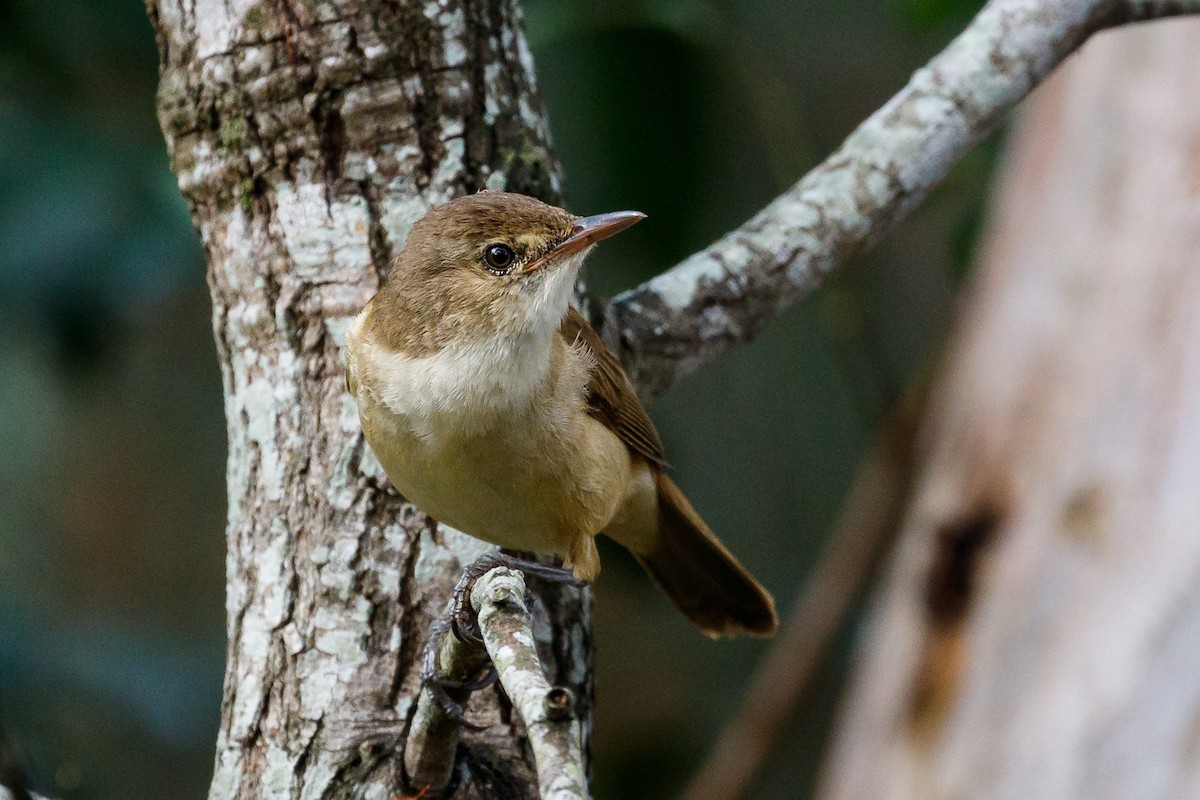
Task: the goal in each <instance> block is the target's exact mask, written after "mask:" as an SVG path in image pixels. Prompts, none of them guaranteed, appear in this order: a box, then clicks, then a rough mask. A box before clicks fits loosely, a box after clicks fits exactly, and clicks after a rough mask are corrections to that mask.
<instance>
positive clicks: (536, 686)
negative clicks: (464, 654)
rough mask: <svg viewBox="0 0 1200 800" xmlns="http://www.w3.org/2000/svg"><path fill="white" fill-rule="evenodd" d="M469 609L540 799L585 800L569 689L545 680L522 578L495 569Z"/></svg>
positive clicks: (473, 593)
mask: <svg viewBox="0 0 1200 800" xmlns="http://www.w3.org/2000/svg"><path fill="white" fill-rule="evenodd" d="M471 605H472V606H474V608H475V613H476V614H478V615H479V629H480V631H481V632H482V633H483V643H484V646H485V647H486V648H487V652H488V656H489V657H490V658H491V659H492V665H493V666H494V667H495V668H496V671H497V672H498V673H499V674H500V685H501V686H503V687H504V692H505V694H507V695H508V699H509V700H510V701H512V704H513V708H514V709H516V711H517V713H519V714H520V715H521V720H522V721H523V722H524V723H525V730H526V732H527V733H528V735H529V744H530V747H531V748H532V749H533V760H534V763H535V765H536V767H537V777H538V791H539V794H540V797H541V798H542V800H587V798H588V792H587V778H586V775H585V771H584V766H583V744H582V742H583V735H582V731H581V729H580V725H579V721H578V719H576V716H575V700H574V697H573V696H572V694H571V692H570V690H568V689H565V688H562V687H556V686H551V685H550V683H549V682H548V681H547V680H546V675H545V672H544V671H543V669H542V662H541V659H540V658H539V657H538V653H537V646H536V644H535V642H534V638H533V626H532V624H531V620H530V615H529V609H528V607H527V606H526V605H525V577H524V576H523V575H522V574H521V573H520V572H517V571H516V570H511V569H508V568H506V567H496V568H495V569H493V570H491V571H489V572H488V573H487V574H485V575H484V576H483V577H482V578H480V579H479V580H478V581H476V583H475V587H474V588H473V589H472V590H471Z"/></svg>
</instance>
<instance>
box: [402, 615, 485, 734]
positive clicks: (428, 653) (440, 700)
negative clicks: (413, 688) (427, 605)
mask: <svg viewBox="0 0 1200 800" xmlns="http://www.w3.org/2000/svg"><path fill="white" fill-rule="evenodd" d="M451 627H452V622H451V620H449V619H439V620H436V621H435V622H434V623H433V624H432V625H431V626H430V628H429V640H428V641H427V642H426V643H425V652H424V653H422V655H421V682H422V684H424V685H425V686H426V687H427V688H428V689H429V694H430V696H431V697H432V698H433V701H434V702H435V703H437V705H438V708H440V709H441V710H442V713H444V714H445V715H446V716H447V717H449V718H450V719H452V720H454V721H455V722H457V723H458V724H459V725H461V726H463V727H464V728H468V729H470V730H473V731H482V730H486V729H487V727H488V726H486V725H477V724H475V723H474V722H471V721H470V720H468V719H467V717H466V714H465V713H464V712H463V707H462V705H461V704H460V703H459V702H458V701H457V700H455V699H454V698H453V697H451V696H450V692H452V691H453V692H460V693H463V694H470V693H471V692H475V691H478V690H480V689H486V688H487V687H489V686H491V685H492V684H493V683H495V682H496V678H497V677H499V676H498V675H497V673H496V668H495V667H494V666H492V664H491V662H488V663H487V664H486V665H485V667H484V669H483V671H482V672H481V673H480V675H479V677H477V678H475V680H471V681H460V680H454V679H453V678H450V677H449V676H447V675H446V674H445V673H443V672H441V671H440V670H439V669H438V651H439V650H440V649H441V646H442V640H443V639H444V638H445V636H446V635H447V634H448V633H450V630H451Z"/></svg>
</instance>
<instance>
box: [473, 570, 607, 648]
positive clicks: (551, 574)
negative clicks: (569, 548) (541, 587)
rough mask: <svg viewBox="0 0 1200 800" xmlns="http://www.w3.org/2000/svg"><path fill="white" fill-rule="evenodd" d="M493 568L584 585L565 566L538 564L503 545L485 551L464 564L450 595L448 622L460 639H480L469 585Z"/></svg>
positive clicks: (556, 581) (569, 583) (584, 583)
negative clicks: (504, 568) (464, 566)
mask: <svg viewBox="0 0 1200 800" xmlns="http://www.w3.org/2000/svg"><path fill="white" fill-rule="evenodd" d="M496 567H508V568H509V569H515V570H518V571H520V572H523V573H525V574H526V575H535V576H537V577H538V578H541V579H542V580H544V581H549V582H551V583H565V584H567V585H568V586H577V587H578V586H586V585H587V581H582V580H580V579H579V578H576V577H575V574H574V573H573V572H571V570H569V569H564V568H563V567H552V566H550V565H548V564H542V563H541V562H539V561H534V560H533V559H530V558H524V557H522V556H520V555H517V554H516V553H514V552H512V551H510V550H506V549H504V548H503V547H499V548H496V549H495V550H489V551H488V552H486V553H484V554H483V555H482V556H480V557H479V558H477V559H475V561H473V562H472V563H470V564H468V565H467V568H466V569H465V570H463V574H462V577H461V578H459V579H458V583H457V584H455V585H454V593H453V594H452V595H451V600H450V603H451V612H450V620H451V625H452V626H453V628H454V635H455V636H457V637H458V638H459V639H460V640H462V641H464V642H476V643H482V642H483V637H482V635H481V634H480V632H479V623H478V620H477V619H476V618H475V614H474V611H473V609H472V608H471V602H470V597H471V588H472V587H473V586H474V585H475V581H477V580H479V579H480V578H482V577H483V576H484V575H485V574H486V573H487V572H488V570H491V569H495V568H496Z"/></svg>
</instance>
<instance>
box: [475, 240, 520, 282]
mask: <svg viewBox="0 0 1200 800" xmlns="http://www.w3.org/2000/svg"><path fill="white" fill-rule="evenodd" d="M514 260H516V256H515V255H514V254H513V251H512V248H510V247H508V246H506V245H502V244H489V245H488V246H487V247H485V248H484V249H483V263H484V264H486V265H487V268H488V269H490V270H491V271H492V272H495V273H498V274H501V275H503V274H504V273H505V272H508V270H509V268H510V267H512V265H513V261H514Z"/></svg>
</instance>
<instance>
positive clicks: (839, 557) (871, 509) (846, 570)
mask: <svg viewBox="0 0 1200 800" xmlns="http://www.w3.org/2000/svg"><path fill="white" fill-rule="evenodd" d="M923 394H924V393H923V391H922V392H920V393H919V395H920V396H917V397H915V398H912V399H911V400H910V401H908V402H903V403H902V407H901V408H900V409H899V411H898V412H897V413H896V414H895V415H894V416H893V418H892V421H891V422H890V423H889V424H888V425H887V426H886V427H885V429H884V431H883V433H882V435H881V436H880V440H879V443H878V444H877V445H876V446H875V448H874V449H873V450H872V451H871V453H870V454H869V455H868V457H867V459H866V460H865V462H864V463H863V465H862V468H861V469H860V470H859V472H858V475H857V476H856V477H855V480H854V484H853V485H852V486H851V487H850V492H849V494H848V495H847V498H846V502H845V505H844V506H843V508H842V513H841V514H840V515H839V518H838V521H837V524H836V525H835V526H834V531H833V536H832V537H831V539H830V541H829V543H828V544H827V545H826V546H825V552H824V553H823V555H822V557H821V560H820V563H819V565H818V567H817V570H816V573H815V574H814V575H813V576H812V577H811V578H810V579H809V582H808V585H807V586H805V588H804V591H803V592H802V593H801V595H800V596H799V597H798V598H797V599H796V601H795V603H794V604H793V605H792V607H791V609H790V610H789V612H788V617H787V622H786V623H785V624H784V628H783V631H782V632H781V634H780V636H779V637H778V638H777V639H776V640H775V641H774V643H773V644H772V647H771V650H770V651H769V652H768V653H767V656H766V657H765V658H764V659H763V661H762V662H761V663H760V665H759V667H758V669H757V670H756V672H755V675H754V678H753V680H752V681H751V685H750V691H749V694H748V695H747V697H746V702H745V703H744V704H743V705H742V707H741V708H740V709H739V710H738V712H737V714H736V716H734V717H733V719H732V720H730V722H729V724H728V725H727V726H726V728H725V730H724V731H723V732H722V733H721V736H720V738H719V739H718V740H717V743H716V745H715V746H714V747H713V750H712V752H711V753H710V755H709V757H708V760H707V761H706V762H705V764H704V765H703V767H701V769H700V771H699V772H698V773H697V774H696V776H695V777H694V778H693V780H692V781H691V783H690V784H689V786H688V788H687V790H686V791H685V792H684V793H683V798H684V800H709V798H713V797H721V798H729V799H730V800H732V798H736V797H742V796H744V795H745V793H746V791H747V789H748V788H749V786H750V783H751V781H752V780H753V779H754V776H755V775H756V774H757V773H758V771H759V769H760V768H761V767H762V764H763V762H764V761H765V760H766V759H767V757H768V756H769V755H770V753H771V751H772V749H773V748H774V747H775V745H776V744H777V742H778V740H779V737H780V736H781V734H782V733H783V732H784V730H785V728H786V724H787V722H788V720H789V719H791V718H792V715H793V714H794V712H795V709H796V706H797V705H798V704H799V702H800V700H801V698H802V697H803V696H804V693H805V691H806V690H807V688H808V686H809V684H810V683H811V681H812V679H813V677H814V675H815V674H816V671H817V668H818V667H819V666H820V665H821V663H822V661H823V659H824V656H825V655H826V654H827V653H828V652H829V648H830V646H831V645H832V643H833V640H834V636H835V634H836V633H837V631H838V628H839V627H840V626H841V623H842V621H843V620H844V619H845V618H846V616H847V615H848V614H849V612H850V610H851V609H852V608H853V606H854V603H855V600H856V598H857V597H858V596H859V594H860V593H861V592H862V589H863V587H864V586H865V585H866V584H867V582H868V580H869V579H870V576H871V575H872V574H873V573H874V571H875V566H876V564H877V563H878V562H879V559H880V558H881V557H882V555H883V553H884V552H885V551H886V550H887V546H888V544H889V543H890V542H891V541H892V538H893V534H894V533H895V532H896V528H897V523H898V522H899V520H900V519H901V517H902V514H903V511H904V506H905V504H906V502H907V498H908V495H909V487H910V486H911V478H912V474H913V470H912V469H911V466H912V461H913V451H914V447H915V441H916V432H917V427H918V425H919V424H920V420H921V413H922V410H923V408H924V405H925V403H924V397H923Z"/></svg>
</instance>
